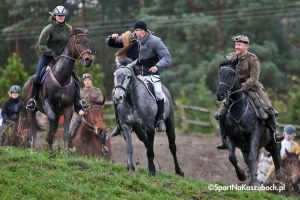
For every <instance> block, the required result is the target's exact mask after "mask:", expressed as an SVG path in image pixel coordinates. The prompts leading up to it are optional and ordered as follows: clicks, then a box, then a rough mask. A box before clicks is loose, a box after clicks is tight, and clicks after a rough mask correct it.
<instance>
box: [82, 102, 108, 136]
mask: <svg viewBox="0 0 300 200" xmlns="http://www.w3.org/2000/svg"><path fill="white" fill-rule="evenodd" d="M83 123H84V125H86V126H87V127H86V128H87V129H89V130H90V131H91V132H93V133H95V134H97V135H98V134H102V132H103V131H105V124H104V120H103V109H102V103H101V105H91V106H90V107H89V109H87V111H86V113H85V114H84V116H83Z"/></svg>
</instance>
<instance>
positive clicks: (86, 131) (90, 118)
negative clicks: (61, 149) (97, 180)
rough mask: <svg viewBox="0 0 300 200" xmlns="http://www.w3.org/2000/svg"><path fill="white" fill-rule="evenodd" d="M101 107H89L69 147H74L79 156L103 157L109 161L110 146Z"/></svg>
mask: <svg viewBox="0 0 300 200" xmlns="http://www.w3.org/2000/svg"><path fill="white" fill-rule="evenodd" d="M103 103H104V102H103ZM102 105H103V104H102ZM102 105H90V107H89V108H88V109H87V110H85V114H84V115H83V116H82V120H81V124H80V126H79V128H78V129H77V132H76V133H75V136H74V138H72V139H71V141H70V143H71V144H70V147H71V148H72V147H75V148H76V152H77V153H78V154H79V155H82V156H103V157H104V158H105V159H107V160H109V159H110V157H111V144H110V137H109V135H108V133H107V129H106V127H105V123H104V119H103V108H102Z"/></svg>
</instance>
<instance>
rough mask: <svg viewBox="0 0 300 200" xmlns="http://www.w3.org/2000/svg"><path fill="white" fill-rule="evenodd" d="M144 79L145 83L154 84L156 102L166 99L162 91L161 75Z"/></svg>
mask: <svg viewBox="0 0 300 200" xmlns="http://www.w3.org/2000/svg"><path fill="white" fill-rule="evenodd" d="M144 79H145V82H150V83H152V84H153V87H154V92H155V97H156V100H157V101H158V100H162V99H164V96H165V95H164V93H163V91H162V87H161V81H160V76H159V75H150V76H144Z"/></svg>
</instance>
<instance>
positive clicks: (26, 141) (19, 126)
mask: <svg viewBox="0 0 300 200" xmlns="http://www.w3.org/2000/svg"><path fill="white" fill-rule="evenodd" d="M2 132H3V144H1V145H3V146H15V147H30V146H31V142H32V137H31V133H30V130H29V129H27V128H26V123H25V119H24V118H23V117H21V115H20V117H19V120H18V121H16V122H14V121H9V122H7V125H6V127H5V128H3V130H2Z"/></svg>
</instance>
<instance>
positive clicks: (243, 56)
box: [239, 51, 248, 60]
mask: <svg viewBox="0 0 300 200" xmlns="http://www.w3.org/2000/svg"><path fill="white" fill-rule="evenodd" d="M247 54H248V51H246V52H245V53H243V54H242V55H239V59H240V60H244V59H245V58H246V56H247Z"/></svg>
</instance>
